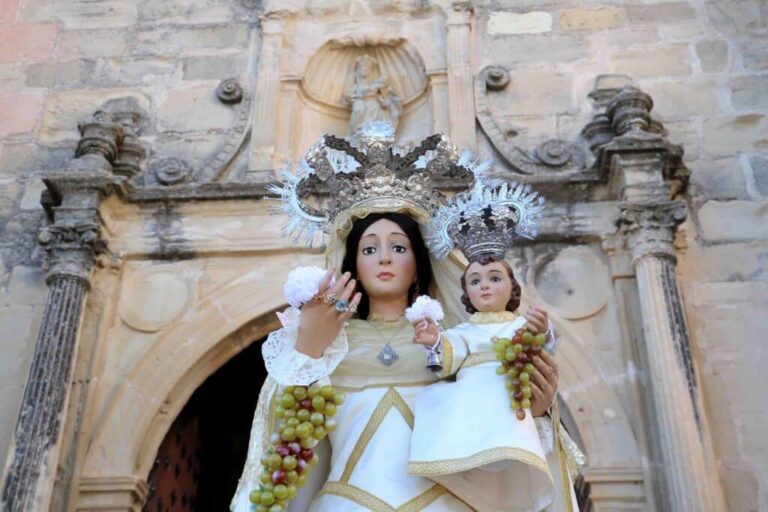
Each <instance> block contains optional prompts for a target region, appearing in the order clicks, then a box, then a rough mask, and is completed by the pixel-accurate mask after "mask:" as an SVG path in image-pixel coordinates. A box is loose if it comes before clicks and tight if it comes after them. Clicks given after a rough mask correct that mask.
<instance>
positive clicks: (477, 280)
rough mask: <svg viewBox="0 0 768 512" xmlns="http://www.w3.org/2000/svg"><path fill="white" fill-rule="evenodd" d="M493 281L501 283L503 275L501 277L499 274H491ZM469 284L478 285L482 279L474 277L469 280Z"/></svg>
mask: <svg viewBox="0 0 768 512" xmlns="http://www.w3.org/2000/svg"><path fill="white" fill-rule="evenodd" d="M491 282H492V283H500V282H501V277H499V276H491ZM469 284H470V285H471V286H477V285H478V284H480V280H479V279H472V280H471V281H470V282H469Z"/></svg>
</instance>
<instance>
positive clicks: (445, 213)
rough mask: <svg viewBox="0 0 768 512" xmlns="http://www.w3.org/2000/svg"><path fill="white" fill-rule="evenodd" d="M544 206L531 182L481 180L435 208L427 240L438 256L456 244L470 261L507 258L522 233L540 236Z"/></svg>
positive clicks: (442, 256) (446, 252)
mask: <svg viewBox="0 0 768 512" xmlns="http://www.w3.org/2000/svg"><path fill="white" fill-rule="evenodd" d="M543 209H544V199H543V198H542V197H541V196H539V194H538V193H536V192H534V191H533V190H531V187H530V185H519V184H516V183H513V182H495V183H494V182H492V181H484V180H477V181H476V182H475V184H474V186H473V187H472V190H470V191H469V192H465V193H462V194H457V195H455V196H454V197H453V198H451V200H450V201H449V202H448V203H447V204H446V205H444V206H442V207H440V208H438V209H437V210H436V211H435V213H434V214H433V216H432V219H431V222H430V224H429V227H428V230H427V236H426V240H425V242H426V244H427V247H429V250H430V251H431V252H432V254H433V255H434V256H435V257H436V258H438V259H442V258H445V257H446V256H447V255H448V253H449V252H450V251H451V250H452V249H453V248H454V247H455V248H458V249H460V250H461V251H462V252H463V253H464V255H465V256H466V257H467V259H468V260H469V261H475V260H477V259H479V258H482V257H485V256H493V257H496V258H499V259H503V258H504V256H505V255H506V252H507V250H508V249H509V248H511V247H512V246H513V245H514V244H515V242H517V241H518V240H519V238H520V237H523V238H534V237H535V236H536V226H537V224H538V221H539V219H540V217H541V212H542V210H543Z"/></svg>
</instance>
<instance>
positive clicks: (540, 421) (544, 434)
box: [533, 416, 555, 454]
mask: <svg viewBox="0 0 768 512" xmlns="http://www.w3.org/2000/svg"><path fill="white" fill-rule="evenodd" d="M533 422H534V423H535V424H536V430H538V431H539V439H540V440H541V446H542V448H544V453H546V454H548V453H552V450H553V449H554V445H555V434H554V430H553V429H552V419H551V418H550V417H549V416H541V417H540V418H533Z"/></svg>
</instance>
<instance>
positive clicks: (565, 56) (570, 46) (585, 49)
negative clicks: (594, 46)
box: [486, 35, 590, 66]
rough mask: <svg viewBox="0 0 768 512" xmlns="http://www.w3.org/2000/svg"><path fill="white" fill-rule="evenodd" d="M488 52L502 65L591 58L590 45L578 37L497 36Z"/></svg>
mask: <svg viewBox="0 0 768 512" xmlns="http://www.w3.org/2000/svg"><path fill="white" fill-rule="evenodd" d="M486 53H487V54H488V56H489V57H490V58H491V59H492V60H493V62H497V63H498V64H499V65H501V66H504V65H506V66H516V65H518V64H521V63H530V62H536V63H540V62H571V61H574V60H579V59H584V58H587V57H589V56H590V50H589V42H588V41H587V40H586V39H585V38H583V37H578V36H575V35H566V36H555V35H547V36H540V35H522V36H503V37H497V38H494V39H492V40H491V42H490V44H489V45H488V46H487V50H486Z"/></svg>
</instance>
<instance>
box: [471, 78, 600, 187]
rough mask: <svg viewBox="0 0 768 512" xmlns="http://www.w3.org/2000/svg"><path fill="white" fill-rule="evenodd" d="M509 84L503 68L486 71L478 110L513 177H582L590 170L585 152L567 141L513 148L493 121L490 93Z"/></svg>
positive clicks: (477, 83) (480, 81) (479, 88)
mask: <svg viewBox="0 0 768 512" xmlns="http://www.w3.org/2000/svg"><path fill="white" fill-rule="evenodd" d="M509 83H510V76H509V71H507V70H506V69H505V68H503V67H501V66H487V67H485V68H483V69H482V70H481V71H480V73H479V74H478V75H477V78H476V79H475V103H476V106H475V110H476V114H477V120H478V122H479V123H480V127H481V128H482V130H483V132H484V133H485V135H486V136H487V137H488V140H489V141H490V143H491V145H493V147H494V149H496V151H498V152H499V154H501V156H502V157H503V158H504V160H505V161H506V163H507V164H508V165H510V166H511V167H512V170H513V172H514V173H517V174H522V175H531V176H547V175H549V176H551V178H550V179H552V180H563V179H568V178H566V177H565V175H573V174H578V173H582V174H585V176H583V178H585V179H586V178H587V176H586V174H587V173H588V169H587V167H586V158H585V155H584V151H582V149H581V148H580V147H579V146H577V145H576V144H573V143H571V142H568V141H564V140H560V139H550V140H547V141H544V142H543V143H541V144H539V145H538V146H537V147H536V148H534V149H533V151H527V150H526V149H524V148H522V147H520V146H518V145H516V144H514V143H513V142H512V141H511V140H510V137H509V136H508V135H507V133H505V131H504V130H502V128H501V127H500V126H499V124H498V123H497V122H496V120H495V119H494V118H493V114H492V111H491V105H490V100H489V98H488V91H493V92H499V91H503V90H504V89H505V88H506V87H507V86H508V85H509ZM514 134H516V133H514Z"/></svg>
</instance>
